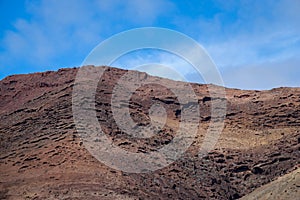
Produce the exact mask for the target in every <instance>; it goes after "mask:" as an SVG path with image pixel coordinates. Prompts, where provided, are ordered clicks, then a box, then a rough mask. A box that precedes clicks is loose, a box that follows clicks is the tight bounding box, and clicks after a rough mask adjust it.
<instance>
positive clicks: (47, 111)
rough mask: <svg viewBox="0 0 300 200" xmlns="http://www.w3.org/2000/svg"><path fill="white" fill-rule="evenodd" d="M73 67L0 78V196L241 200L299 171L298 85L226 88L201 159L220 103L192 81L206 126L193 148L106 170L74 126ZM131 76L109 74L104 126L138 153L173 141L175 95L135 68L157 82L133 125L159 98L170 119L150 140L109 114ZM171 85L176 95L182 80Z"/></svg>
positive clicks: (133, 108)
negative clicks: (165, 160)
mask: <svg viewBox="0 0 300 200" xmlns="http://www.w3.org/2000/svg"><path fill="white" fill-rule="evenodd" d="M77 70H78V69H75V68H73V69H61V70H59V71H57V72H44V73H35V74H29V75H16V76H10V77H7V78H5V79H3V80H2V81H0V102H1V104H0V152H1V154H0V177H1V179H0V199H238V198H240V197H242V196H245V195H247V194H249V193H251V192H252V191H254V192H255V189H257V188H259V187H261V186H262V185H265V184H267V183H269V182H271V181H274V180H276V179H277V178H278V177H281V176H283V175H285V174H287V173H290V172H292V171H293V170H296V169H297V168H298V167H299V161H300V151H299V150H300V88H277V89H272V90H269V91H245V90H237V89H226V99H223V100H226V103H227V111H226V118H225V126H224V130H223V132H222V134H221V136H220V138H219V140H218V143H217V144H216V146H215V148H214V150H212V151H211V152H209V153H208V154H207V155H206V156H204V157H199V155H198V151H199V148H200V147H201V143H202V142H203V138H204V135H205V133H206V130H207V128H208V126H209V123H210V120H211V119H210V116H211V113H210V108H211V103H212V101H218V100H217V99H213V98H210V95H209V92H208V86H207V85H200V84H192V87H193V89H194V91H195V94H196V95H197V99H198V104H199V107H200V124H201V126H200V128H199V131H198V134H197V136H196V139H195V141H194V142H193V144H192V145H191V147H190V148H189V149H188V151H187V152H186V153H185V154H184V155H183V156H182V157H181V158H180V159H178V160H177V161H176V162H174V163H172V164H171V165H169V166H167V167H165V168H162V169H160V170H157V171H155V172H152V173H125V172H122V171H119V170H114V169H112V168H109V167H107V166H106V165H104V164H103V163H101V162H99V161H98V160H97V159H95V158H94V157H93V156H92V155H91V154H90V153H89V152H88V151H87V150H86V148H85V147H84V145H83V143H82V141H81V139H80V138H79V136H78V133H77V130H76V126H75V124H74V120H73V115H72V89H73V86H74V79H75V76H76V73H77ZM125 73H127V71H126V70H121V69H116V68H108V69H107V70H106V71H105V73H104V75H103V76H102V78H101V80H100V83H101V84H99V85H98V88H97V94H96V98H95V99H96V111H97V118H98V121H99V123H100V124H101V127H102V129H103V131H104V132H105V134H106V135H107V137H108V138H109V139H110V140H111V141H112V142H113V143H114V144H115V145H117V146H118V147H120V148H123V149H125V150H127V151H131V152H136V153H145V152H151V151H155V150H157V149H159V148H161V147H162V146H163V145H165V144H168V143H170V142H171V140H172V138H173V137H174V133H175V132H176V130H177V129H178V124H179V123H180V106H179V105H178V99H176V97H175V96H174V94H173V93H172V92H170V90H168V89H167V88H166V87H163V86H164V85H165V83H166V82H170V80H166V79H162V78H158V77H151V76H148V75H147V74H145V73H137V72H129V73H135V74H136V73H137V74H138V75H139V76H141V77H143V79H154V80H155V81H156V82H157V85H151V84H150V85H146V86H142V87H140V88H138V90H137V91H136V92H135V93H134V94H133V95H132V97H131V100H130V105H129V108H130V113H131V117H132V118H133V120H134V121H135V122H137V123H139V125H141V126H145V125H147V124H149V123H150V121H151V119H150V117H149V108H151V105H153V104H154V103H157V102H159V103H160V104H162V105H163V107H164V108H165V110H166V112H167V114H168V120H167V122H166V124H165V126H164V127H162V130H161V131H160V132H159V133H158V134H157V135H155V136H154V137H151V138H147V139H136V138H129V137H128V136H127V135H126V133H124V132H123V131H122V130H120V129H119V128H118V126H117V124H116V123H115V121H114V118H113V114H112V110H111V97H112V92H113V89H114V86H115V84H116V83H117V81H118V80H119V79H120V77H122V75H124V74H125ZM171 82H172V85H173V86H172V87H174V88H176V89H178V90H180V89H181V88H184V85H185V84H186V83H182V82H175V81H171ZM298 177H299V176H298ZM296 190H299V187H296ZM262 198H263V197H262Z"/></svg>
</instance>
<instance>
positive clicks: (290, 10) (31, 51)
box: [0, 0, 300, 89]
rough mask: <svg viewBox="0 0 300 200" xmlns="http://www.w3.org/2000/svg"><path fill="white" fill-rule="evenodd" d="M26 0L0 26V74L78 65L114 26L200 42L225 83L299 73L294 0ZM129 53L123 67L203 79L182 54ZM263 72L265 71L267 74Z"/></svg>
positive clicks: (284, 81)
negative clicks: (157, 30) (153, 66)
mask: <svg viewBox="0 0 300 200" xmlns="http://www.w3.org/2000/svg"><path fill="white" fill-rule="evenodd" d="M8 2H9V1H8ZM25 5H26V6H25V8H24V9H25V10H26V13H27V14H26V16H18V15H17V13H16V16H17V19H16V20H14V21H11V22H10V23H12V24H13V28H11V29H7V30H2V34H1V35H2V36H3V37H2V38H0V45H1V48H0V65H1V68H0V77H1V78H2V77H4V76H5V75H8V74H13V73H25V72H32V71H44V70H53V69H57V68H60V67H69V66H78V65H80V64H81V62H82V61H83V59H84V58H85V56H86V55H87V54H88V53H89V52H90V51H91V50H92V49H93V48H94V47H95V46H96V45H97V44H98V43H99V42H101V41H103V40H104V39H106V38H108V37H110V36H112V35H113V34H116V33H118V32H120V31H125V30H128V29H131V28H137V27H142V26H161V27H165V28H171V29H175V30H177V31H181V32H183V33H185V34H187V35H188V36H191V37H192V38H194V39H196V40H197V41H198V42H199V43H200V44H202V45H203V46H204V47H205V48H206V49H207V50H208V53H209V54H210V55H211V57H212V58H213V60H214V62H215V63H216V64H217V66H218V67H219V68H220V70H221V72H222V74H223V76H224V80H225V84H227V86H230V87H238V88H261V89H263V88H271V87H275V86H278V85H287V86H296V85H297V84H298V85H300V84H299V82H298V80H299V78H298V77H295V76H293V74H299V70H298V68H299V64H300V61H299V60H298V59H296V58H298V57H300V55H299V54H300V53H299V52H300V36H299V35H300V14H299V13H300V1H294V0H279V1H273V0H266V1H263V2H262V1H258V0H257V1H247V0H246V1H235V0H229V1H222V0H215V1H171V0H131V1H122V0H99V1H98V0H92V1H84V0H73V1H56V0H53V1H47V0H40V1H26V3H25ZM0 9H1V8H0ZM148 53H149V52H148ZM127 58H128V60H127V61H125V60H123V63H122V65H126V68H133V65H140V64H145V63H153V62H158V63H161V64H164V65H168V66H171V67H172V68H173V69H176V70H178V72H179V73H180V74H183V75H184V76H187V77H188V79H189V80H190V81H194V82H200V81H202V79H201V78H200V77H199V76H198V75H195V73H193V68H191V67H190V66H188V65H187V64H186V63H185V62H184V61H182V60H178V59H176V58H174V57H172V56H170V55H166V54H164V53H161V54H160V55H159V54H155V56H153V55H152V54H151V53H149V55H147V53H146V54H145V52H144V53H143V54H140V55H139V56H137V55H133V54H132V57H131V59H130V58H129V57H127ZM130 60H131V61H130ZM130 62H131V63H130ZM119 64H120V63H119ZM156 71H161V72H160V73H161V74H165V72H166V70H156ZM270 71H271V72H270ZM152 73H153V70H152ZM232 74H234V76H232ZM262 74H263V75H265V76H266V75H267V74H268V78H269V79H270V80H269V81H266V79H265V78H264V76H262ZM253 77H256V78H253Z"/></svg>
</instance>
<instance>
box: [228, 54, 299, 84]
mask: <svg viewBox="0 0 300 200" xmlns="http://www.w3.org/2000/svg"><path fill="white" fill-rule="evenodd" d="M299 74H300V59H299V58H298V57H297V58H295V57H294V58H288V59H285V60H282V61H271V62H264V63H259V64H253V65H245V66H242V67H233V68H227V69H226V68H225V69H223V70H222V76H223V80H224V82H225V85H226V86H227V87H233V88H237V86H238V88H240V89H272V88H275V87H281V86H289V87H299V86H300V79H299V77H298V76H299Z"/></svg>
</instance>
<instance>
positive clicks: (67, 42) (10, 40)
mask: <svg viewBox="0 0 300 200" xmlns="http://www.w3.org/2000/svg"><path fill="white" fill-rule="evenodd" d="M171 7H172V3H170V2H168V1H166V0H162V1H158V0H155V1H150V0H141V1H138V0H132V1H118V0H111V1H105V0H99V1H84V0H74V1H72V2H70V1H57V0H53V1H47V0H41V1H33V2H32V1H29V2H27V4H26V8H25V9H26V10H27V12H28V14H29V16H30V17H29V18H25V19H22V18H19V19H17V20H16V21H15V22H13V26H14V29H13V30H6V31H5V34H4V37H3V38H2V39H1V40H0V44H1V46H2V48H1V52H0V53H1V55H0V58H1V63H0V65H1V66H2V67H1V69H0V71H1V72H2V73H4V74H7V73H18V72H23V71H24V72H25V71H26V70H27V72H28V71H29V72H30V71H42V70H49V69H57V68H60V67H68V66H78V65H80V64H81V62H82V61H83V59H84V58H85V56H86V55H88V53H89V52H90V51H91V50H92V49H93V48H94V47H95V46H96V45H97V44H98V43H99V42H100V41H102V40H104V39H106V38H107V37H109V36H111V35H112V34H113V33H117V32H119V31H123V30H126V29H128V28H133V27H134V26H138V25H141V24H144V25H147V24H148V25H152V23H154V21H155V20H156V19H157V18H158V17H159V16H160V15H162V14H164V13H166V12H167V10H168V9H171ZM22 68H24V70H22Z"/></svg>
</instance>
